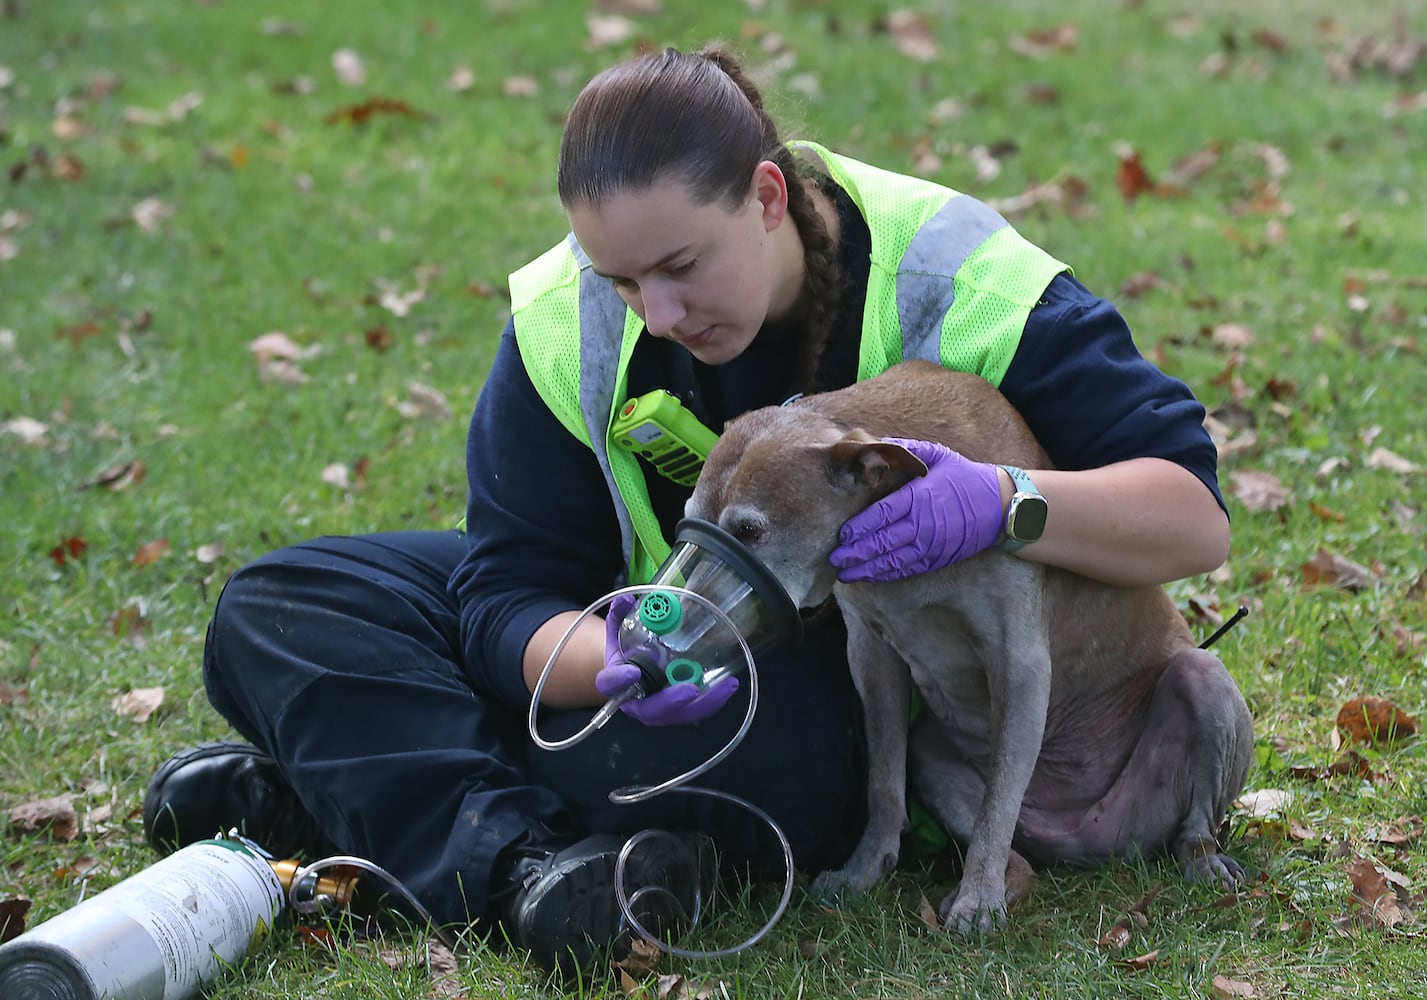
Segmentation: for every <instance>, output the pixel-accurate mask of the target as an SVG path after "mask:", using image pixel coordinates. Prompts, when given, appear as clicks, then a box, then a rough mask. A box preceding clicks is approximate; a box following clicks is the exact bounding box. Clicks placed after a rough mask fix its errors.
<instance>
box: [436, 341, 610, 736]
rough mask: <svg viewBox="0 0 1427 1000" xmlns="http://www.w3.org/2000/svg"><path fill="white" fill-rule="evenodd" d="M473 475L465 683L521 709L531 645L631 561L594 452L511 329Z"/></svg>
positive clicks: (457, 591)
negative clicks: (541, 384)
mask: <svg viewBox="0 0 1427 1000" xmlns="http://www.w3.org/2000/svg"><path fill="white" fill-rule="evenodd" d="M466 476H467V482H468V490H469V493H468V499H467V506H466V537H467V541H468V543H469V546H470V550H469V551H468V552H467V554H466V557H465V559H464V560H463V561H462V562H461V564H460V565H459V566H458V567H457V568H456V571H455V572H454V573H453V574H452V576H451V580H450V582H449V584H448V588H449V590H450V592H451V594H452V597H453V598H454V599H455V600H456V601H457V602H458V604H459V607H460V614H461V643H462V648H463V649H464V652H465V668H466V673H467V675H468V676H469V678H470V680H471V683H472V685H473V686H474V687H475V689H476V690H477V691H478V692H480V693H482V694H485V695H487V696H489V697H493V698H495V699H497V700H499V701H501V702H504V703H506V704H509V705H511V706H512V707H515V708H519V709H522V710H523V709H524V708H526V707H527V706H528V705H529V704H530V692H529V690H528V689H527V688H526V686H525V680H524V674H523V668H522V659H523V656H524V653H525V647H526V645H527V644H528V643H529V641H530V637H531V636H532V635H534V633H535V630H536V629H538V628H539V627H540V626H541V625H542V624H544V623H545V622H546V621H548V620H549V619H550V618H551V617H552V616H554V615H556V614H558V613H560V612H562V611H570V610H579V609H581V608H583V607H585V606H586V605H588V604H589V603H590V602H591V601H593V600H595V599H596V598H597V597H599V596H601V595H603V594H605V593H608V592H609V591H610V590H611V589H613V587H614V584H615V581H616V579H617V577H618V574H619V572H620V570H621V569H622V568H623V561H622V555H621V552H622V549H621V542H620V534H619V523H618V520H617V519H616V516H615V512H614V506H613V503H612V501H611V500H610V495H609V491H608V489H607V487H606V486H605V480H604V476H603V474H602V473H601V471H600V468H599V465H598V463H597V462H596V460H595V456H594V453H593V452H592V451H591V450H590V449H589V448H588V447H586V446H585V445H584V444H583V443H582V442H580V441H578V440H577V439H576V438H575V437H574V436H573V435H571V434H570V432H569V431H568V430H566V429H565V427H564V426H563V425H561V423H560V421H559V420H558V419H557V418H556V417H555V415H554V414H553V413H551V412H550V410H549V409H548V408H547V407H546V406H545V404H544V402H543V401H542V400H541V398H540V395H539V393H537V392H536V390H535V387H534V385H533V384H532V383H531V381H530V377H529V375H528V374H527V373H526V370H525V365H524V363H523V362H522V360H521V358H520V351H519V348H518V346H517V344H516V339H515V331H514V327H513V326H511V325H509V324H508V325H507V326H506V329H505V332H504V333H503V334H502V335H501V341H500V346H499V348H498V349H497V351H496V358H495V362H494V364H493V365H492V367H491V372H490V375H489V376H488V377H487V378H486V381H485V384H484V386H483V387H482V389H481V393H480V396H479V398H478V399H477V400H476V405H475V410H474V412H473V414H472V416H471V428H470V433H469V436H468V437H467V441H466Z"/></svg>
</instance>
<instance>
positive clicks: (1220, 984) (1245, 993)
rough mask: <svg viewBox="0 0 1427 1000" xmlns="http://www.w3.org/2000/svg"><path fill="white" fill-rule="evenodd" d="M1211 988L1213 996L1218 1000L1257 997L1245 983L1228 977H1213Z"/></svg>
mask: <svg viewBox="0 0 1427 1000" xmlns="http://www.w3.org/2000/svg"><path fill="white" fill-rule="evenodd" d="M1211 986H1212V988H1213V990H1214V996H1215V997H1217V998H1218V1000H1234V998H1235V997H1253V996H1257V995H1258V994H1256V993H1255V992H1254V988H1253V987H1252V986H1251V985H1249V984H1248V983H1246V982H1243V981H1241V980H1238V979H1230V978H1229V977H1228V976H1215V977H1214V979H1213V980H1212V983H1211Z"/></svg>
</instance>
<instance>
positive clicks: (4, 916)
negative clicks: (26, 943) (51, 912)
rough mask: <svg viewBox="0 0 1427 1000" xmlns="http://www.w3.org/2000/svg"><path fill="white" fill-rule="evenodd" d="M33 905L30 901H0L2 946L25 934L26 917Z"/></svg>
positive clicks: (20, 899)
mask: <svg viewBox="0 0 1427 1000" xmlns="http://www.w3.org/2000/svg"><path fill="white" fill-rule="evenodd" d="M31 905H33V904H32V903H31V902H30V901H29V900H28V899H23V898H18V897H17V898H15V899H0V944H4V943H5V942H6V941H9V940H10V939H11V938H17V937H19V936H20V935H21V934H23V933H25V915H26V914H28V913H29V912H30V907H31Z"/></svg>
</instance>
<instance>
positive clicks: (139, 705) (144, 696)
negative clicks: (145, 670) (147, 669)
mask: <svg viewBox="0 0 1427 1000" xmlns="http://www.w3.org/2000/svg"><path fill="white" fill-rule="evenodd" d="M163 703H164V689H163V688H161V687H151V688H131V689H130V690H128V691H125V692H124V693H123V694H121V695H119V696H118V697H117V698H115V699H114V701H113V708H114V711H115V712H118V713H119V714H120V715H126V716H128V717H129V718H131V719H133V720H134V721H135V722H137V723H140V724H143V723H145V722H148V721H149V719H150V718H152V717H153V714H154V713H155V712H157V711H158V710H159V709H160V708H161V707H163Z"/></svg>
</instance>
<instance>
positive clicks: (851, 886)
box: [808, 868, 862, 906]
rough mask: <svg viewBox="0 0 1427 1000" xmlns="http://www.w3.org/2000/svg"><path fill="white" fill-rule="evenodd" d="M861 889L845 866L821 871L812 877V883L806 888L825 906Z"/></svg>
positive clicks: (831, 904)
mask: <svg viewBox="0 0 1427 1000" xmlns="http://www.w3.org/2000/svg"><path fill="white" fill-rule="evenodd" d="M861 891H862V887H861V886H860V885H858V884H857V880H856V879H854V878H852V877H851V876H850V875H849V874H848V871H847V869H846V868H843V869H839V870H838V871H829V872H823V873H822V874H821V875H819V876H818V877H817V878H815V879H813V884H812V885H811V886H810V887H809V889H808V892H809V893H810V894H811V895H812V897H813V898H814V899H816V900H817V901H818V902H819V903H824V904H826V905H827V906H836V905H837V904H838V903H840V902H842V901H843V900H844V899H846V898H847V897H848V896H851V895H853V894H855V893H858V892H861Z"/></svg>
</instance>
